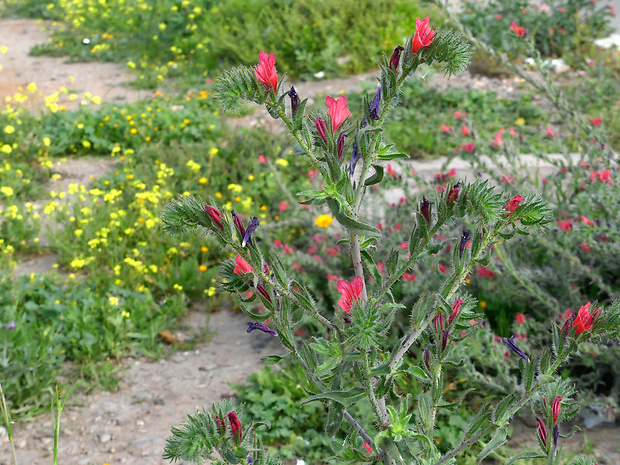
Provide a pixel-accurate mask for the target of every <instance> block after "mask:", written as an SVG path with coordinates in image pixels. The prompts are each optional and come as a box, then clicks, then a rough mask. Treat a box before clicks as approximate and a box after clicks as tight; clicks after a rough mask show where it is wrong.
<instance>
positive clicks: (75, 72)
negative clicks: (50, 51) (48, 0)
mask: <svg viewBox="0 0 620 465" xmlns="http://www.w3.org/2000/svg"><path fill="white" fill-rule="evenodd" d="M51 27H52V25H51V24H50V23H48V22H38V21H34V20H30V19H15V20H7V21H1V22H0V46H5V47H7V52H6V53H5V54H2V53H0V66H2V71H0V102H4V101H5V98H6V97H12V96H13V95H15V94H16V93H18V92H19V93H23V94H26V95H28V96H29V100H28V101H26V102H25V103H24V105H26V106H27V108H30V109H32V110H35V109H40V108H43V107H44V106H45V100H44V97H45V96H48V95H51V94H53V93H54V92H58V91H59V90H60V88H61V87H66V88H67V89H68V91H69V93H76V94H77V95H78V96H79V98H77V99H75V100H73V101H71V100H70V99H69V95H68V94H67V95H64V94H60V95H59V101H58V104H59V105H60V106H65V107H66V108H67V109H72V108H77V107H78V106H79V105H80V102H81V97H82V95H83V93H84V92H90V93H91V94H92V95H93V96H97V97H100V98H101V100H102V101H109V102H118V103H128V102H133V101H135V100H137V99H139V98H141V97H146V96H148V95H151V94H152V91H146V90H136V89H133V88H132V87H130V86H129V85H128V84H129V82H131V81H133V80H134V77H133V75H132V74H130V73H128V72H127V71H126V70H125V69H124V68H123V67H122V66H121V65H119V64H117V63H65V62H64V61H65V60H64V59H62V58H55V57H33V56H30V55H29V53H30V49H32V48H33V47H34V46H35V45H39V44H43V43H46V42H47V41H48V39H49V30H50V28H51ZM32 82H34V83H35V84H36V85H37V91H36V92H35V93H34V94H31V93H30V92H28V90H27V86H28V84H30V83H32ZM20 88H21V89H22V90H20Z"/></svg>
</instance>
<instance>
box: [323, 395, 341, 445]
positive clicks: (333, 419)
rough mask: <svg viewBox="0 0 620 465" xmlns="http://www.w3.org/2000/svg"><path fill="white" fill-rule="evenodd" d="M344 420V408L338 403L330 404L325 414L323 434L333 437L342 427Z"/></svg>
mask: <svg viewBox="0 0 620 465" xmlns="http://www.w3.org/2000/svg"><path fill="white" fill-rule="evenodd" d="M343 419H344V406H343V405H342V404H340V403H338V402H330V403H329V410H328V412H327V421H326V422H325V433H327V435H328V436H331V437H334V436H335V435H336V433H337V432H338V431H339V430H340V426H342V420H343Z"/></svg>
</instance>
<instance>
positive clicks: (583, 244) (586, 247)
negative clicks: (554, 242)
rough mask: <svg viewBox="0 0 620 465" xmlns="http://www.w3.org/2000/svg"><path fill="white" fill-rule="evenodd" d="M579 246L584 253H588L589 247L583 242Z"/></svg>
mask: <svg viewBox="0 0 620 465" xmlns="http://www.w3.org/2000/svg"><path fill="white" fill-rule="evenodd" d="M579 247H581V248H582V249H583V251H584V252H585V253H588V252H589V251H590V247H589V246H588V244H586V243H585V242H582V243H581V244H579Z"/></svg>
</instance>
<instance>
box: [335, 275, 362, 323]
mask: <svg viewBox="0 0 620 465" xmlns="http://www.w3.org/2000/svg"><path fill="white" fill-rule="evenodd" d="M336 288H337V289H338V292H340V294H341V295H342V297H340V300H339V301H338V306H339V307H340V308H341V309H342V310H344V312H345V313H347V314H348V315H350V314H351V307H352V306H353V303H354V302H355V301H356V300H357V299H359V298H360V297H361V296H362V291H363V290H364V281H363V280H362V277H361V276H357V277H356V278H353V280H352V281H351V282H350V283H348V282H346V281H344V280H342V279H341V280H340V281H338V283H337V284H336Z"/></svg>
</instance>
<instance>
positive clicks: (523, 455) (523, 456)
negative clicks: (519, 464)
mask: <svg viewBox="0 0 620 465" xmlns="http://www.w3.org/2000/svg"><path fill="white" fill-rule="evenodd" d="M545 457H546V455H543V454H539V453H538V452H534V451H526V452H521V453H520V454H517V455H513V456H512V457H510V458H509V459H508V460H506V463H505V464H504V465H512V464H513V463H515V462H516V461H517V460H523V459H542V458H545Z"/></svg>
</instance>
